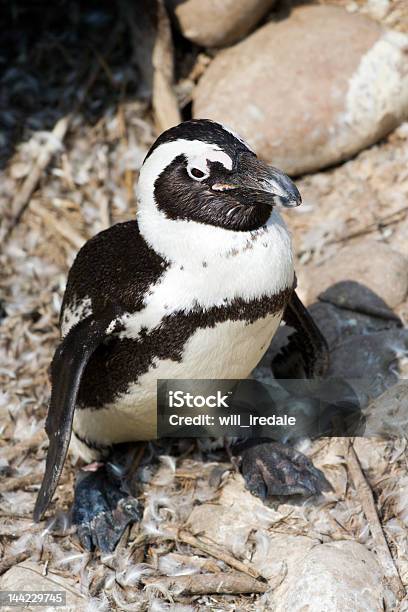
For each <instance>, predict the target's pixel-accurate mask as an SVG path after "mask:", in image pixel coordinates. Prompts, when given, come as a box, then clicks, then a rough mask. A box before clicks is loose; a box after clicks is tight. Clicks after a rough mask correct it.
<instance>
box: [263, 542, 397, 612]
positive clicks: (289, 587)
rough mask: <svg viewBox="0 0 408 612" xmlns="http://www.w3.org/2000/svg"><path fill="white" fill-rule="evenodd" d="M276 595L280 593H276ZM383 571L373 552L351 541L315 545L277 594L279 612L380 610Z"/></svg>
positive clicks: (382, 596)
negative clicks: (288, 611)
mask: <svg viewBox="0 0 408 612" xmlns="http://www.w3.org/2000/svg"><path fill="white" fill-rule="evenodd" d="M274 595H277V593H276V594H274ZM384 595H385V591H384V586H383V574H382V571H381V569H380V567H379V565H378V563H377V560H376V558H375V556H374V554H373V553H372V552H370V551H369V550H367V549H366V548H365V547H364V546H363V545H362V544H359V543H358V542H351V541H340V542H333V543H330V544H322V545H321V546H316V547H314V548H313V549H312V550H311V551H310V552H309V553H308V554H307V555H306V556H305V557H304V558H303V560H302V561H300V562H299V564H298V566H297V571H296V574H292V575H291V576H290V577H288V580H287V581H286V582H285V583H284V585H282V587H281V589H280V592H279V597H276V607H275V608H274V609H275V611H276V612H287V610H290V611H291V612H326V611H327V610H330V612H355V611H356V610H358V611H359V612H380V611H381V610H383V609H384V608H383V599H384Z"/></svg>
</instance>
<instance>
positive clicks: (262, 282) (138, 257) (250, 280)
mask: <svg viewBox="0 0 408 612" xmlns="http://www.w3.org/2000/svg"><path fill="white" fill-rule="evenodd" d="M138 201H139V205H138V215H137V221H129V222H127V223H122V224H118V225H115V226H113V227H111V228H109V229H108V230H106V231H104V232H101V233H100V234H98V235H97V236H95V237H94V238H92V239H91V240H90V241H88V242H87V244H86V245H85V246H84V247H83V248H82V249H81V251H80V252H79V253H78V256H77V258H76V260H75V262H74V264H73V266H72V269H71V271H70V273H69V277H68V283H67V288H66V292H65V296H64V301H63V306H62V311H61V332H62V342H61V345H60V346H59V348H58V349H57V351H56V354H55V356H54V359H53V363H52V369H51V372H52V396H51V404H50V409H49V415H48V419H47V433H48V435H49V438H50V448H49V452H48V457H47V467H46V474H45V477H44V482H43V485H42V488H41V491H40V494H39V497H38V500H37V505H36V510H35V518H36V519H39V518H40V517H41V516H42V515H43V513H44V511H45V509H46V507H47V505H48V503H49V501H50V500H51V497H52V495H53V492H54V490H55V487H56V485H57V482H58V478H59V475H60V473H61V470H62V467H63V463H64V460H65V456H66V452H67V450H68V446H69V443H70V439H71V427H72V431H73V433H72V446H73V449H74V450H75V451H76V452H77V453H78V454H79V455H80V456H81V457H82V458H83V459H84V460H86V461H92V460H95V459H100V458H101V457H103V456H104V454H106V452H107V449H109V448H110V447H111V446H112V445H113V444H116V443H121V442H127V441H133V440H144V439H150V438H152V437H154V436H155V433H156V423H155V418H156V381H157V379H158V378H197V379H198V378H214V379H217V378H220V379H221V378H222V379H239V378H246V377H247V376H248V375H249V374H250V372H251V371H252V369H253V368H254V367H255V366H256V365H257V363H258V362H259V361H260V359H261V357H262V356H263V354H264V352H265V351H266V350H267V348H268V346H269V344H270V342H271V339H272V337H273V335H274V333H275V331H276V329H277V327H278V326H279V324H280V321H281V319H282V316H283V315H284V313H285V312H286V313H287V314H288V316H290V318H291V321H290V324H291V326H293V327H295V328H297V330H298V332H299V334H301V333H303V339H304V342H303V348H302V341H301V340H302V338H301V337H300V336H299V338H300V342H299V338H298V342H297V348H299V347H300V353H301V354H302V353H303V354H304V355H306V356H307V362H308V363H307V364H305V368H307V367H309V369H310V371H311V373H312V374H313V373H320V370H322V369H323V367H324V363H325V359H326V353H325V344H324V340H323V339H322V337H321V336H320V334H319V332H318V330H317V328H316V327H315V326H314V324H313V322H312V320H311V319H310V317H308V315H307V312H306V311H305V309H304V308H303V307H302V305H301V303H300V301H299V300H298V298H297V297H296V294H295V292H294V284H295V275H294V267H293V256H292V247H291V240H290V235H289V233H288V230H287V228H286V226H285V224H284V222H283V221H282V219H281V217H280V216H279V214H278V212H277V211H276V206H277V205H283V206H296V205H298V204H300V202H301V200H300V195H299V192H298V190H297V189H296V187H295V185H294V184H293V183H292V181H291V180H290V179H289V178H288V177H286V176H285V175H284V174H283V173H281V172H280V171H278V170H276V169H275V168H271V167H269V166H267V165H266V164H264V163H263V162H261V161H259V160H258V159H257V157H256V155H255V153H254V152H253V151H252V150H251V149H249V147H248V146H247V145H246V144H245V143H244V142H243V141H242V140H241V139H240V138H239V137H238V136H236V135H235V134H234V133H232V132H231V131H230V130H228V129H227V128H225V127H223V126H221V125H219V124H217V123H214V122H211V121H208V120H194V121H187V122H184V123H182V124H180V125H179V126H176V127H174V128H171V129H170V130H168V131H167V132H165V133H164V134H162V135H161V136H160V137H159V138H158V140H157V141H156V143H155V144H154V145H153V146H152V148H151V149H150V151H149V153H148V155H147V157H146V159H145V161H144V164H143V166H142V168H141V171H140V177H139V183H138ZM299 334H298V335H299ZM75 408H76V410H75V414H74V409H75ZM72 421H73V426H72Z"/></svg>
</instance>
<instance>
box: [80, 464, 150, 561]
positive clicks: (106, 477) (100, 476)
mask: <svg viewBox="0 0 408 612" xmlns="http://www.w3.org/2000/svg"><path fill="white" fill-rule="evenodd" d="M140 518H141V509H140V504H139V502H138V501H137V499H136V498H134V497H132V496H131V495H130V494H129V492H128V490H127V487H126V486H125V485H124V483H123V479H122V477H121V475H120V474H119V473H118V472H117V470H116V469H115V468H114V466H112V464H109V463H107V464H105V465H103V466H102V467H100V468H99V469H98V470H97V471H93V472H86V475H85V476H83V477H82V478H80V479H79V480H78V481H77V483H76V486H75V498H74V504H73V508H72V522H73V523H74V524H76V525H77V533H78V537H79V540H80V542H81V544H82V545H83V546H84V548H85V549H86V550H94V549H98V550H100V551H102V552H112V551H113V550H114V549H115V547H116V545H117V543H118V542H119V540H120V538H121V536H122V534H123V532H124V531H125V529H126V527H127V526H128V525H131V524H132V523H135V522H137V521H138V520H140Z"/></svg>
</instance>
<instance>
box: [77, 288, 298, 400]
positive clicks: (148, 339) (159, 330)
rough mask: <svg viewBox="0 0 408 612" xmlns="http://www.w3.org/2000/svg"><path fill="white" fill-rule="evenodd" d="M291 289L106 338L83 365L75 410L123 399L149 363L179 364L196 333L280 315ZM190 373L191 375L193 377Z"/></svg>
mask: <svg viewBox="0 0 408 612" xmlns="http://www.w3.org/2000/svg"><path fill="white" fill-rule="evenodd" d="M292 291H293V288H292V287H290V288H287V289H284V290H282V291H280V292H279V293H278V294H276V295H274V296H272V297H271V296H268V297H266V296H265V297H262V298H259V299H256V300H244V299H242V298H236V299H234V300H233V301H232V302H229V303H226V304H225V306H214V307H212V308H210V309H208V310H205V311H204V310H201V309H200V310H198V309H197V310H195V311H192V312H189V313H185V312H178V313H173V314H171V315H169V316H167V317H164V318H163V320H162V321H161V323H160V325H159V326H157V327H156V328H155V329H154V330H152V331H150V332H147V330H145V331H143V330H142V332H141V334H140V337H139V338H138V339H131V338H122V339H120V338H112V339H110V340H109V341H108V342H107V343H106V344H104V345H102V346H100V347H99V348H98V349H97V350H96V352H95V353H94V355H93V357H92V358H91V360H90V361H89V363H88V365H87V367H86V370H85V372H84V376H83V378H82V383H81V387H80V391H79V398H78V404H79V407H88V406H89V407H94V408H101V407H103V406H104V405H105V404H108V403H112V402H114V400H115V398H116V397H117V396H118V394H121V393H125V392H126V391H127V389H128V387H129V385H130V384H131V383H136V382H137V379H138V378H139V377H140V376H141V375H142V374H145V373H146V372H148V371H149V370H150V369H151V368H154V361H155V360H164V359H171V360H173V361H178V362H180V361H181V359H182V355H183V349H184V346H185V344H186V342H187V341H188V339H189V338H190V337H191V336H192V335H193V334H194V333H195V332H196V331H197V330H198V329H206V328H213V327H215V325H217V324H218V323H224V322H226V321H245V322H247V323H254V322H255V321H257V320H258V319H262V318H264V317H266V316H267V315H273V314H276V313H278V312H281V311H282V310H284V308H285V307H286V304H287V303H288V301H289V298H290V295H291V293H292ZM193 375H194V373H192V377H193Z"/></svg>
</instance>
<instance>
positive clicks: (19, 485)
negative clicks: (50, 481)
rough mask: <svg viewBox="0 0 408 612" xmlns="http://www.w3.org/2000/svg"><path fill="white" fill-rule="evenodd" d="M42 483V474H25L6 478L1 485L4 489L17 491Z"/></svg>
mask: <svg viewBox="0 0 408 612" xmlns="http://www.w3.org/2000/svg"><path fill="white" fill-rule="evenodd" d="M40 483H41V474H26V475H25V476H20V477H18V476H17V477H15V478H6V479H5V480H4V482H3V483H2V485H1V489H2V492H3V491H16V490H21V489H25V488H26V487H31V486H32V485H35V484H40Z"/></svg>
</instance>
